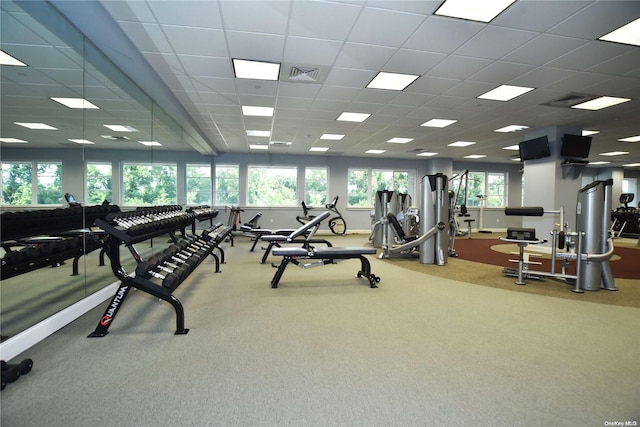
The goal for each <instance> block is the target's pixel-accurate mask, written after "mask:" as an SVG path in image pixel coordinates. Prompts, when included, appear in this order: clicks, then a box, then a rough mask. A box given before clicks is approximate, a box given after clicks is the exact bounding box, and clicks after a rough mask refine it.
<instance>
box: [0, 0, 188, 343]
mask: <svg viewBox="0 0 640 427" xmlns="http://www.w3.org/2000/svg"><path fill="white" fill-rule="evenodd" d="M0 8H1V20H2V21H1V25H0V27H1V31H2V33H1V37H0V42H1V43H0V49H1V50H2V53H1V55H2V60H3V62H2V64H3V65H1V66H0V67H1V70H0V75H1V84H2V87H1V89H0V93H1V112H2V114H1V115H0V116H1V124H0V138H2V139H0V141H2V142H1V143H0V163H1V165H2V204H1V205H0V209H1V210H2V213H3V219H6V218H8V216H6V215H5V214H7V213H8V214H9V215H12V214H13V215H15V214H16V213H22V214H23V213H25V212H28V213H29V215H30V218H29V221H30V222H28V223H26V224H27V225H26V226H21V227H20V233H17V234H19V235H21V236H19V238H15V236H16V229H15V227H14V228H13V229H11V227H13V225H12V223H10V222H9V221H4V220H3V223H2V234H3V235H2V236H0V238H1V239H2V249H1V251H2V252H1V253H2V258H3V265H2V267H3V269H4V270H5V271H4V272H3V280H2V281H1V283H0V335H1V336H2V339H3V340H6V339H10V338H11V337H13V336H15V335H16V334H18V333H20V332H22V331H24V330H26V329H28V328H30V327H31V326H33V325H36V324H37V323H38V322H40V321H42V320H44V319H46V318H48V317H49V316H51V315H53V314H55V313H57V312H59V311H61V310H63V309H64V308H66V307H69V306H70V305H72V304H74V303H75V302H77V301H80V300H82V299H83V298H85V297H86V296H88V295H90V294H92V293H94V292H96V291H98V290H100V289H102V288H104V287H106V286H108V285H109V284H111V283H113V282H114V281H115V277H114V275H113V273H112V272H111V269H110V267H109V261H108V259H105V260H104V261H105V264H106V265H102V266H101V265H100V262H101V260H100V250H95V251H88V253H87V254H86V255H85V256H82V257H81V258H80V259H79V260H78V262H77V265H75V266H74V262H73V260H64V261H63V262H61V263H54V264H51V265H37V266H33V268H25V269H23V270H20V271H19V272H18V273H15V274H14V273H10V270H11V265H12V263H14V262H15V261H16V260H15V259H5V258H6V254H7V252H8V251H16V252H20V251H21V252H24V253H27V252H28V257H30V258H28V257H27V255H24V254H15V256H16V257H17V258H20V259H19V262H25V261H29V260H30V259H35V260H36V261H37V260H38V257H42V256H43V254H44V251H50V250H52V249H51V247H47V248H46V249H44V246H42V244H43V242H45V241H46V240H47V239H42V238H43V237H45V238H46V237H50V238H51V239H49V243H51V242H53V241H59V239H58V238H59V237H60V234H61V233H60V232H59V230H56V233H54V234H55V236H53V235H49V234H48V233H47V232H46V231H47V227H48V226H50V227H53V228H56V227H55V225H56V224H57V223H59V222H60V221H59V218H56V216H55V215H57V214H59V213H60V211H61V210H68V209H70V208H71V205H73V204H74V203H77V204H78V205H77V206H75V208H76V209H77V210H78V212H81V214H80V215H81V217H82V223H81V224H80V227H78V229H77V230H73V231H76V232H77V231H78V230H81V233H82V235H83V236H85V235H86V233H87V230H89V229H90V228H91V227H92V225H93V224H92V218H93V217H94V216H95V215H96V211H99V210H100V209H103V210H102V211H101V212H104V211H106V208H104V207H103V208H100V207H101V206H108V205H111V206H113V205H118V208H120V209H122V210H127V209H132V208H134V207H135V206H139V205H145V204H149V200H154V202H155V201H157V200H161V201H162V202H165V201H166V202H167V204H170V203H173V204H183V205H184V204H186V203H187V200H186V198H187V197H186V196H185V195H181V196H178V195H177V194H175V193H176V191H175V188H174V191H173V193H170V194H166V195H164V196H163V197H165V196H166V197H165V198H161V199H158V198H156V199H144V197H145V194H144V193H145V192H147V191H148V188H145V186H144V179H146V178H149V175H151V176H156V177H157V176H158V175H157V174H155V175H154V173H155V172H156V170H155V169H153V170H147V169H150V168H156V167H160V168H162V167H164V166H163V165H165V163H166V164H173V165H176V162H177V164H178V165H180V166H173V169H176V170H174V171H173V172H172V173H174V174H175V177H173V179H174V180H180V182H178V183H177V184H183V183H184V182H183V181H184V179H185V178H184V177H185V171H184V168H185V166H184V163H188V161H189V159H188V157H189V155H190V153H193V149H192V148H191V146H190V145H189V143H188V137H185V135H186V134H185V132H184V131H183V129H182V128H181V127H180V125H178V124H177V123H176V122H175V121H174V120H173V119H172V118H171V117H170V116H169V115H167V114H166V113H165V112H164V111H163V110H162V108H160V107H159V106H158V105H157V104H155V103H154V102H153V101H152V99H151V98H150V97H149V96H147V95H146V94H145V93H144V92H143V91H142V90H141V89H140V88H139V87H138V86H136V85H135V84H134V83H133V82H132V81H131V80H130V79H129V78H128V77H127V76H126V75H124V74H123V73H122V72H121V71H120V70H119V69H118V68H117V67H116V66H115V65H114V64H113V63H112V62H111V61H110V60H109V59H108V58H107V57H106V56H105V55H104V54H103V53H101V52H100V51H99V50H98V49H97V48H96V47H95V46H94V45H93V44H92V43H91V42H90V41H89V40H87V39H86V38H85V37H84V36H83V35H82V34H81V33H80V32H78V31H77V30H76V28H75V27H74V26H73V25H71V24H70V23H69V22H68V21H67V20H66V19H65V18H64V17H63V16H61V15H60V14H59V13H58V12H57V10H56V9H55V8H53V7H52V6H51V5H50V4H49V3H48V2H31V1H24V2H21V1H11V0H3V1H2V2H1V3H0ZM176 153H179V154H176ZM194 154H197V153H194ZM176 157H180V158H178V159H176ZM182 157H185V158H184V159H182ZM181 160H182V161H181ZM178 168H179V169H180V170H177V169H178ZM127 185H129V187H127ZM174 187H175V181H174ZM67 193H68V194H71V195H73V196H74V199H75V200H67V198H65V194H67ZM156 196H157V195H156ZM150 197H152V196H150ZM179 199H181V200H179ZM30 234H33V236H32V237H34V239H31V238H30V237H31V236H30ZM71 234H73V233H71ZM71 234H70V235H71ZM5 237H6V238H5ZM36 237H37V239H36ZM54 237H55V238H56V239H58V240H55V239H54ZM63 237H64V240H65V242H63V243H59V246H57V247H55V250H58V249H59V248H60V247H62V246H63V245H64V244H68V242H66V240H67V237H68V236H63ZM80 241H81V243H80V244H82V245H85V246H86V245H87V239H86V236H85V238H84V240H83V239H81V240H80ZM39 247H40V249H42V251H41V250H40V249H39ZM142 250H152V249H151V248H149V249H144V248H143V249H142ZM12 255H14V254H12ZM23 255H24V257H23ZM21 257H22V258H21ZM9 258H11V256H10V257H9ZM123 259H126V257H124V256H123ZM7 260H8V261H9V263H8V264H7V263H6V262H5V261H7ZM131 262H133V260H132V261H131ZM74 270H77V271H74ZM11 271H13V270H11ZM5 273H6V274H5Z"/></svg>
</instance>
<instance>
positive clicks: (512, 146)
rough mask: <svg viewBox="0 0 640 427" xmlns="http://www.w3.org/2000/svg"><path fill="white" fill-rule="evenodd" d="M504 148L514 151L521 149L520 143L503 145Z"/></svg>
mask: <svg viewBox="0 0 640 427" xmlns="http://www.w3.org/2000/svg"><path fill="white" fill-rule="evenodd" d="M502 149H503V150H513V151H518V150H519V149H520V146H519V145H518V144H516V145H509V146H508V147H502Z"/></svg>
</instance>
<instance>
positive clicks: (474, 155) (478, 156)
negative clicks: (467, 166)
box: [464, 154, 487, 159]
mask: <svg viewBox="0 0 640 427" xmlns="http://www.w3.org/2000/svg"><path fill="white" fill-rule="evenodd" d="M483 157H487V156H486V155H484V154H469V155H468V156H464V158H465V159H482V158H483Z"/></svg>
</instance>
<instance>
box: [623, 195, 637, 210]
mask: <svg viewBox="0 0 640 427" xmlns="http://www.w3.org/2000/svg"><path fill="white" fill-rule="evenodd" d="M634 196H635V194H633V193H622V194H621V195H620V203H622V204H624V206H625V207H628V205H627V204H628V203H631V202H633V197H634Z"/></svg>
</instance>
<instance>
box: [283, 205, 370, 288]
mask: <svg viewBox="0 0 640 427" xmlns="http://www.w3.org/2000/svg"><path fill="white" fill-rule="evenodd" d="M330 214H331V212H329V211H325V212H324V213H322V214H320V215H318V216H316V217H315V218H313V219H312V220H311V221H309V222H308V223H306V224H304V225H303V226H302V227H300V228H298V229H296V230H294V231H293V232H292V233H291V234H289V236H287V242H294V241H296V238H298V237H300V236H303V235H306V236H307V237H306V239H305V241H306V242H307V244H305V245H304V246H303V247H300V248H291V247H288V248H274V249H273V251H272V253H273V255H275V256H281V257H282V261H281V262H280V264H279V265H277V266H275V265H274V267H276V268H277V271H276V273H275V275H274V276H273V279H271V287H272V288H277V287H278V283H279V282H280V279H281V278H282V275H283V274H284V270H285V269H286V268H287V266H288V265H289V264H290V263H292V264H294V265H297V266H298V267H301V268H311V267H319V266H322V265H328V264H337V263H338V261H340V260H345V259H356V258H357V259H359V260H360V270H359V271H358V273H357V274H356V277H365V278H367V279H368V280H369V287H371V288H377V287H378V285H377V283H378V282H380V278H379V277H378V276H376V275H374V274H373V273H371V263H370V262H369V260H368V259H367V258H366V257H365V255H375V253H376V249H375V248H370V247H341V248H339V247H326V248H315V247H313V246H311V244H310V242H311V240H313V235H314V234H315V232H316V231H317V229H318V227H319V225H320V223H321V222H322V221H323V220H325V219H326V218H327V217H328V216H329V215H330ZM305 261H309V262H305Z"/></svg>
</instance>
